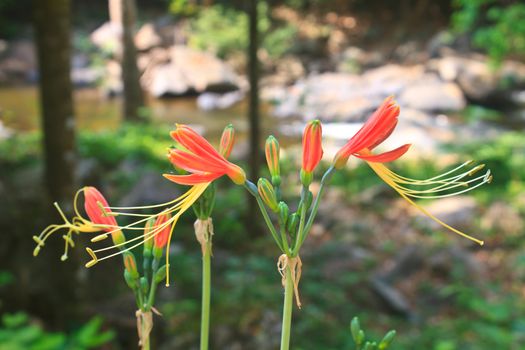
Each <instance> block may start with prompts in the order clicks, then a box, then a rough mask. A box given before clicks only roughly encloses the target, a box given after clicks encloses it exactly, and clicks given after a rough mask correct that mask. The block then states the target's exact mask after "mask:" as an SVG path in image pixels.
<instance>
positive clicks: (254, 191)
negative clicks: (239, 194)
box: [244, 180, 288, 254]
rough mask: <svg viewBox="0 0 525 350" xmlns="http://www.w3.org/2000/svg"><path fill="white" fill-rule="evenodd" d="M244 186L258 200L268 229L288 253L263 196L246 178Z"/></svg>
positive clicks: (276, 241)
mask: <svg viewBox="0 0 525 350" xmlns="http://www.w3.org/2000/svg"><path fill="white" fill-rule="evenodd" d="M244 187H245V188H246V189H247V190H248V192H250V194H251V195H252V196H254V197H255V199H256V200H257V204H259V209H260V211H261V213H262V215H263V218H264V221H265V222H266V226H268V229H269V230H270V233H271V234H272V237H273V239H274V240H275V243H277V245H278V246H279V249H281V251H282V252H283V253H286V254H288V252H287V251H286V250H285V249H284V247H283V242H281V240H280V239H279V235H278V234H277V231H276V230H275V226H273V223H272V220H271V219H270V216H269V215H268V212H267V211H266V207H265V206H264V203H263V201H262V199H261V197H260V196H259V192H257V187H256V186H255V185H254V184H253V183H251V182H250V181H248V180H246V182H245V184H244Z"/></svg>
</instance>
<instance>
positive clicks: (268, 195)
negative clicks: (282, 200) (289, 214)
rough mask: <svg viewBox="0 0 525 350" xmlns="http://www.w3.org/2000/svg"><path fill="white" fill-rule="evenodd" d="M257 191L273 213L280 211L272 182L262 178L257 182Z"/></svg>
mask: <svg viewBox="0 0 525 350" xmlns="http://www.w3.org/2000/svg"><path fill="white" fill-rule="evenodd" d="M257 190H258V191H259V195H260V196H261V198H262V200H263V202H264V204H266V205H267V206H268V208H270V209H271V210H272V211H273V212H277V211H278V210H279V208H278V204H277V197H276V195H275V190H274V189H273V186H272V184H271V183H270V181H268V180H267V179H265V178H260V179H259V181H258V182H257Z"/></svg>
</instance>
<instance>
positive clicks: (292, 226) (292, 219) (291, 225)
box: [286, 213, 299, 238]
mask: <svg viewBox="0 0 525 350" xmlns="http://www.w3.org/2000/svg"><path fill="white" fill-rule="evenodd" d="M298 223H299V215H298V214H297V213H293V214H292V215H290V216H289V217H288V222H287V223H286V230H287V231H288V232H289V233H290V235H291V236H292V238H295V234H296V230H297V224H298Z"/></svg>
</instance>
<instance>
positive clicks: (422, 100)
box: [399, 76, 466, 112]
mask: <svg viewBox="0 0 525 350" xmlns="http://www.w3.org/2000/svg"><path fill="white" fill-rule="evenodd" d="M399 103H400V104H401V106H408V107H411V108H414V109H419V110H424V111H434V112H441V111H460V110H462V109H464V108H465V106H466V101H465V97H464V96H463V93H462V92H461V90H460V88H459V87H458V86H457V85H456V84H455V83H446V82H445V83H444V82H441V81H440V80H439V79H438V78H437V77H434V76H429V77H428V78H426V79H424V80H420V81H418V82H417V83H414V84H412V85H410V86H408V87H407V88H406V89H404V90H403V92H402V93H401V95H400V96H399Z"/></svg>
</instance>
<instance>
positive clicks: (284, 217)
mask: <svg viewBox="0 0 525 350" xmlns="http://www.w3.org/2000/svg"><path fill="white" fill-rule="evenodd" d="M289 215H290V209H288V205H286V203H285V202H283V201H280V202H279V219H280V220H281V225H283V226H286V221H288V216H289Z"/></svg>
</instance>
